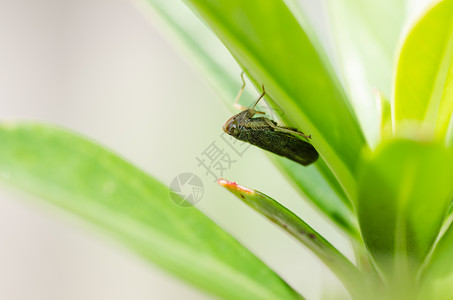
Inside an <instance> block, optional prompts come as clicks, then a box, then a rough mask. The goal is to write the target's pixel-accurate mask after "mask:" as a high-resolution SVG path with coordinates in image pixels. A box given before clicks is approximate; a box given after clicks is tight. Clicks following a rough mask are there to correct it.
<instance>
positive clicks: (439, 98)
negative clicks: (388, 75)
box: [394, 0, 453, 136]
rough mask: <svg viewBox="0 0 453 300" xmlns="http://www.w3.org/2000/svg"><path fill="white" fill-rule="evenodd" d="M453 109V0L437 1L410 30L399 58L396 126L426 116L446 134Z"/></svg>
mask: <svg viewBox="0 0 453 300" xmlns="http://www.w3.org/2000/svg"><path fill="white" fill-rule="evenodd" d="M452 111H453V1H452V0H443V1H438V2H437V4H436V5H434V6H432V7H430V9H428V10H427V12H426V13H425V15H423V16H422V17H421V18H420V19H419V20H418V21H417V23H415V24H414V26H413V28H412V30H411V31H410V32H409V34H408V36H407V37H406V40H405V42H404V44H403V47H402V49H401V53H400V56H399V60H398V67H397V75H396V81H395V95H394V119H395V129H396V130H397V131H398V130H400V129H401V128H402V126H405V125H406V124H405V123H406V122H407V121H411V120H417V121H423V120H425V121H426V122H425V125H426V126H427V128H428V129H429V130H431V132H433V130H435V131H436V132H437V134H439V135H441V136H443V135H445V133H446V131H447V128H448V124H449V121H450V118H451V114H452Z"/></svg>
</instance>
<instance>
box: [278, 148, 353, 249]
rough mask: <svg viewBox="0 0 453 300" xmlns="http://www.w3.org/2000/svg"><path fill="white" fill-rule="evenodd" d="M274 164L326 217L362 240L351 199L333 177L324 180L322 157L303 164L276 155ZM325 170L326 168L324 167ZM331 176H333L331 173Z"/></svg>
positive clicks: (350, 235)
mask: <svg viewBox="0 0 453 300" xmlns="http://www.w3.org/2000/svg"><path fill="white" fill-rule="evenodd" d="M273 161H275V163H276V165H277V167H279V169H280V170H281V171H282V172H283V173H284V174H285V175H286V178H287V179H288V181H289V182H292V183H293V184H294V185H295V186H296V187H297V189H298V190H299V191H301V192H302V194H303V195H304V196H305V197H307V198H308V199H310V200H311V201H312V203H313V204H314V205H315V206H316V207H317V208H318V209H319V210H321V212H323V213H324V214H325V215H326V216H327V217H328V219H329V221H332V222H333V223H335V224H336V225H337V226H338V227H339V228H340V229H342V230H343V232H345V233H346V234H347V235H348V236H349V237H351V238H352V239H353V240H355V241H356V242H359V243H361V237H360V233H359V230H358V224H357V219H356V217H355V215H354V214H353V212H352V207H351V203H350V202H349V201H348V199H347V197H346V195H345V194H344V192H343V190H342V189H341V187H340V186H338V184H336V183H337V181H336V179H335V178H332V179H331V180H325V178H326V177H328V176H329V174H323V173H322V169H321V168H322V166H323V165H324V166H325V164H324V162H323V161H318V162H317V163H316V164H314V165H311V166H308V167H303V166H301V165H297V164H295V163H294V162H292V161H290V160H288V159H285V158H281V157H275V158H274V159H273ZM325 169H326V172H329V171H330V170H328V168H327V167H326V168H325ZM330 176H333V174H332V173H330Z"/></svg>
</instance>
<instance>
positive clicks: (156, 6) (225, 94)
mask: <svg viewBox="0 0 453 300" xmlns="http://www.w3.org/2000/svg"><path fill="white" fill-rule="evenodd" d="M143 2H146V4H147V6H149V7H151V8H152V10H153V11H155V12H156V13H157V18H158V19H160V21H161V22H160V23H161V24H162V25H163V26H164V27H165V28H168V30H167V31H170V32H171V33H173V35H174V36H175V38H174V39H173V41H174V42H176V44H177V46H178V49H184V50H183V51H182V52H183V53H184V54H185V56H188V57H189V58H190V62H191V63H192V64H193V65H195V66H196V67H197V68H198V69H199V71H200V72H201V73H202V74H204V78H206V80H207V81H208V83H209V84H210V85H211V86H212V87H213V90H214V91H215V92H216V93H218V94H219V95H220V96H221V99H222V100H223V102H224V103H225V105H226V106H227V107H228V108H230V109H231V112H232V113H237V111H234V110H233V105H232V104H233V99H234V98H235V95H236V94H237V92H238V91H239V87H240V86H241V82H240V76H239V74H240V71H239V68H238V69H237V71H234V70H232V69H234V68H233V67H234V65H236V64H235V62H234V60H233V59H232V57H231V55H230V54H229V53H228V51H227V49H226V48H224V47H223V45H222V47H219V45H218V44H220V41H219V40H218V39H217V38H216V37H215V35H214V34H213V33H212V32H211V31H209V30H207V29H206V28H205V27H206V26H205V25H204V24H203V23H202V22H201V21H200V20H199V19H197V18H196V17H195V16H194V15H193V14H192V13H191V12H190V11H188V9H187V8H186V7H185V6H184V5H183V4H182V3H181V2H180V1H179V0H177V1H172V0H144V1H143ZM144 9H146V7H144ZM153 17H154V18H153V20H155V19H156V16H155V15H153ZM166 37H168V34H167V35H166ZM232 65H233V66H232ZM247 87H248V86H246V90H245V93H244V95H243V96H242V98H241V100H242V102H241V103H243V105H249V104H250V103H251V102H252V99H253V96H252V93H251V92H250V91H249V90H248V89H247ZM248 91H249V92H248ZM247 92H248V93H247ZM225 121H226V120H225ZM270 156H272V157H273V159H272V161H273V162H274V163H275V164H276V166H277V167H278V168H279V170H280V171H281V172H282V173H283V174H284V175H286V178H287V179H288V181H290V182H292V183H293V185H294V186H295V187H296V188H297V189H298V190H299V191H301V192H302V194H303V195H304V196H306V197H307V198H308V199H310V200H311V201H312V202H313V204H314V205H315V206H316V207H317V208H318V209H320V210H321V212H323V213H324V214H326V215H327V216H328V217H329V220H332V221H333V222H335V223H336V224H337V225H338V226H339V228H341V229H343V231H344V232H346V233H347V234H348V235H350V236H351V237H352V238H353V239H356V240H357V239H360V236H359V233H358V229H357V228H358V225H357V224H356V223H357V222H356V220H355V217H354V216H353V215H352V211H351V203H350V202H349V200H348V198H347V196H346V195H345V194H344V191H343V190H342V187H341V186H340V184H339V183H338V180H337V178H336V177H335V176H334V175H333V174H332V172H331V170H330V169H329V168H328V167H327V166H326V164H325V163H324V162H321V160H322V158H320V159H319V161H318V162H317V163H315V164H313V165H311V166H310V167H307V168H304V167H302V166H299V165H297V164H295V163H293V162H291V161H289V160H287V159H285V158H281V157H278V156H276V155H273V154H271V155H270Z"/></svg>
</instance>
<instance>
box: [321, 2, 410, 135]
mask: <svg viewBox="0 0 453 300" xmlns="http://www.w3.org/2000/svg"><path fill="white" fill-rule="evenodd" d="M326 3H327V9H328V12H329V16H330V18H329V20H328V21H329V24H330V29H331V31H332V33H333V40H334V45H335V48H336V50H337V51H336V54H337V55H338V63H339V65H340V67H339V72H340V74H341V75H342V77H343V78H344V82H345V85H346V89H347V91H348V93H349V95H350V99H351V101H352V103H353V106H354V108H355V110H356V113H357V116H358V118H359V120H360V123H361V125H362V128H363V129H364V131H365V132H366V133H367V138H368V140H370V141H376V140H377V138H378V136H377V133H378V130H379V127H378V125H379V122H378V121H379V120H378V118H379V115H378V113H377V111H376V104H375V99H374V98H373V96H374V95H373V89H378V90H380V91H381V92H382V93H383V95H384V98H387V99H389V98H390V95H391V88H392V74H393V63H394V56H395V53H396V48H397V45H398V40H399V36H400V33H401V29H402V26H403V22H404V20H405V0H367V1H358V0H327V1H326Z"/></svg>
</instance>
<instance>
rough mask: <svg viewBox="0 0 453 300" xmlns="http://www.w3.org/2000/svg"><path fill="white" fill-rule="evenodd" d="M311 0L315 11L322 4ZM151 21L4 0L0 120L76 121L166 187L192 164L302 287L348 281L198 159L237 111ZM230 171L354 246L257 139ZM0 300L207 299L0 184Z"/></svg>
mask: <svg viewBox="0 0 453 300" xmlns="http://www.w3.org/2000/svg"><path fill="white" fill-rule="evenodd" d="M305 2H309V1H305ZM310 2H312V3H311V4H310V5H314V6H313V12H314V16H316V13H319V9H320V7H319V4H317V3H315V2H314V1H310ZM149 19H150V18H149V16H147V15H146V14H144V13H143V11H141V10H140V9H138V7H137V6H136V5H135V3H133V2H131V1H126V0H80V1H68V0H40V1H36V0H16V1H6V0H0V117H1V119H2V120H5V119H26V120H38V121H43V122H47V123H53V124H58V125H61V126H64V127H66V128H70V129H72V130H74V131H76V132H79V133H81V134H83V135H85V136H87V137H89V138H90V139H93V140H95V141H97V142H99V143H100V144H102V145H104V146H106V147H108V148H110V149H112V150H113V151H114V152H116V153H118V154H119V155H121V156H122V157H124V158H125V159H126V160H128V161H130V162H132V163H133V164H135V165H137V166H139V167H140V168H141V169H143V170H145V171H146V172H147V173H149V174H151V175H153V176H155V177H156V178H158V179H159V180H161V181H162V182H164V183H165V184H167V185H168V184H170V182H171V181H172V179H173V178H175V176H177V175H178V174H180V173H184V172H191V173H194V174H196V175H198V176H199V177H200V178H201V179H202V181H203V184H204V187H205V190H204V195H203V198H202V199H201V201H200V203H199V204H198V207H199V208H200V209H201V210H202V211H204V212H205V213H206V214H207V215H208V216H209V217H211V218H212V219H213V220H215V221H216V222H217V223H218V224H220V225H221V226H222V227H223V228H225V229H226V230H227V231H228V232H230V233H231V234H232V235H233V236H235V237H236V238H237V239H238V240H239V241H241V242H242V243H243V244H244V245H245V246H246V247H248V248H249V249H251V250H252V252H254V253H255V254H256V255H257V256H258V257H260V258H261V259H262V260H264V261H265V262H266V263H267V264H268V265H270V266H271V267H272V268H273V269H274V270H275V271H276V272H277V273H279V274H280V275H281V276H282V277H283V278H284V279H285V280H287V281H288V282H289V283H290V284H291V285H292V286H293V287H295V288H296V290H299V291H303V294H304V295H305V296H306V297H308V298H309V299H319V298H320V295H321V291H322V290H323V289H324V288H325V287H327V286H329V287H330V288H331V287H332V286H336V288H338V289H341V287H339V284H338V282H336V281H335V280H336V279H334V277H333V276H331V274H330V272H329V271H328V270H327V269H326V268H325V267H324V266H323V265H322V264H321V263H320V262H319V260H318V259H317V258H316V257H314V256H313V255H312V254H311V253H309V252H308V251H307V250H306V249H305V248H303V247H302V246H300V245H299V244H298V243H296V242H295V241H294V240H293V239H292V238H291V237H289V236H287V235H286V234H285V233H284V232H282V231H281V230H279V229H278V228H276V227H274V226H273V225H272V224H270V223H269V222H268V221H267V220H265V219H264V218H262V217H261V216H259V215H258V214H257V213H255V212H254V211H252V210H251V209H249V208H248V207H246V206H245V205H243V204H242V203H240V202H239V201H238V200H237V199H236V198H235V197H233V196H232V195H231V194H229V193H228V192H227V191H226V190H223V189H222V188H221V187H219V186H218V185H217V184H215V183H214V180H213V178H212V177H211V176H210V175H206V174H205V173H206V171H205V170H204V169H202V168H200V167H198V163H197V161H196V157H198V156H200V155H201V154H202V152H203V151H204V150H206V148H207V147H208V146H209V145H210V144H211V143H213V142H216V143H217V144H221V136H220V135H221V133H222V125H223V123H224V122H225V121H226V120H227V119H228V118H229V117H230V116H231V113H230V110H229V109H228V108H227V107H225V105H224V104H223V103H222V102H221V101H220V99H218V96H217V94H216V93H215V91H213V90H212V89H211V88H210V87H209V86H208V85H207V84H206V82H205V81H204V80H203V78H201V77H200V76H199V75H198V74H197V72H196V71H195V70H194V69H193V68H192V66H191V65H190V63H188V62H187V61H185V60H184V59H183V58H182V57H181V55H180V53H179V52H178V51H177V49H175V47H174V46H173V45H172V44H171V43H169V42H168V39H166V38H164V36H163V35H162V34H161V33H160V31H159V28H158V26H156V23H153V22H152V20H151V22H150V20H149ZM315 19H316V18H315ZM317 20H318V25H319V26H321V27H322V26H323V25H322V18H320V17H319V18H317ZM319 20H321V21H319ZM234 67H235V68H237V67H236V66H234ZM237 70H238V83H239V73H240V71H239V68H237ZM239 88H240V85H239V84H238V90H239ZM233 100H234V99H231V102H233ZM252 100H253V99H250V100H249V102H252ZM0 146H1V141H0ZM51 171H52V170H49V172H51ZM223 177H225V178H226V179H229V180H234V181H238V182H239V183H241V184H243V185H245V186H248V187H251V188H255V189H258V190H260V191H262V192H264V193H266V194H268V195H270V196H273V197H275V198H276V199H277V200H279V201H280V202H281V203H282V204H283V205H285V206H287V207H288V208H290V209H292V210H293V211H295V212H296V213H297V214H298V215H299V216H301V217H302V218H303V219H304V220H305V221H306V222H307V223H309V224H310V225H311V226H312V227H314V228H315V229H316V230H318V231H319V232H320V233H321V234H322V235H324V236H325V237H326V238H327V239H329V240H330V241H331V243H333V244H334V246H336V247H337V248H339V249H341V250H342V251H343V252H344V253H345V254H346V255H348V256H349V255H350V253H351V251H350V249H349V246H348V244H347V243H346V242H345V240H344V239H343V237H342V236H341V235H340V234H339V233H338V232H336V231H335V230H334V229H333V227H332V226H331V225H330V224H328V223H327V222H326V221H325V220H324V219H323V218H321V217H320V216H319V214H318V213H317V212H316V211H314V210H313V209H312V208H311V207H310V206H309V205H307V204H306V203H305V202H304V200H303V199H301V197H300V196H299V194H297V193H296V192H295V191H294V189H293V188H292V187H291V186H290V185H289V184H288V183H287V182H286V180H285V179H284V178H283V177H282V176H281V174H280V173H279V172H278V171H277V170H276V169H275V168H274V167H273V165H272V164H271V163H270V162H269V160H268V159H267V158H266V157H265V155H264V154H263V153H262V151H261V150H259V149H255V148H249V149H248V150H247V151H246V152H245V153H244V155H243V156H242V157H240V158H238V159H237V161H236V162H235V163H234V164H232V165H231V168H230V169H228V170H226V171H225V173H224V174H223ZM0 299H12V300H23V299H37V300H40V299H46V300H47V299H68V300H70V299H162V300H170V299H212V297H211V296H209V295H206V294H203V293H201V292H198V291H197V290H195V289H193V288H192V287H190V286H188V285H186V284H185V283H183V282H181V281H179V280H177V279H174V278H173V277H171V275H168V274H167V273H165V272H164V271H161V270H160V269H158V268H156V267H155V266H153V265H150V264H148V263H147V262H145V261H144V260H142V259H141V258H139V257H137V256H135V255H134V254H132V253H130V252H129V251H128V249H126V248H124V247H122V246H121V245H120V244H118V243H116V242H115V241H114V240H111V239H109V238H108V237H105V236H104V235H103V234H102V232H99V231H97V230H95V229H93V228H91V227H90V226H89V225H88V224H87V223H85V222H84V221H83V220H80V219H78V218H76V217H74V216H72V215H69V214H67V213H65V212H63V211H61V210H59V209H57V208H54V207H51V206H49V205H47V204H46V203H44V202H41V201H40V200H39V199H34V198H33V197H31V196H28V195H25V194H23V193H21V192H18V191H15V190H13V189H10V188H7V187H2V189H1V190H0Z"/></svg>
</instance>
